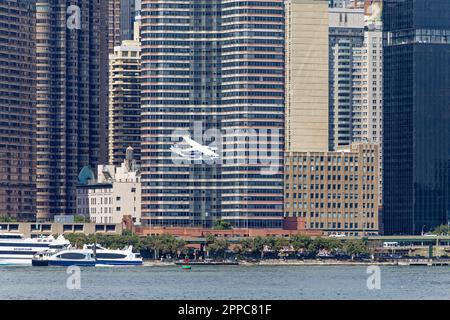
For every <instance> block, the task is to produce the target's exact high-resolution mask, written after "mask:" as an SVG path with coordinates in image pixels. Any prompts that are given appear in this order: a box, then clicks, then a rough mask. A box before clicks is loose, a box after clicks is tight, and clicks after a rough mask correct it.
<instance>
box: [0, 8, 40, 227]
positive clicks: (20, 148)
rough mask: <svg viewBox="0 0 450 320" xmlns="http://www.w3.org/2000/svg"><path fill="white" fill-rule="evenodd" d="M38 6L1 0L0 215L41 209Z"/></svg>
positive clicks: (24, 216) (31, 214) (30, 214)
mask: <svg viewBox="0 0 450 320" xmlns="http://www.w3.org/2000/svg"><path fill="white" fill-rule="evenodd" d="M35 100H36V65H35V8H34V6H33V5H32V4H31V2H29V1H24V0H10V1H2V2H0V119H1V120H0V216H10V217H13V218H16V219H19V220H29V219H34V218H35V215H36V158H35V151H36V149H35V145H36V135H35V129H36V110H35V107H36V105H35Z"/></svg>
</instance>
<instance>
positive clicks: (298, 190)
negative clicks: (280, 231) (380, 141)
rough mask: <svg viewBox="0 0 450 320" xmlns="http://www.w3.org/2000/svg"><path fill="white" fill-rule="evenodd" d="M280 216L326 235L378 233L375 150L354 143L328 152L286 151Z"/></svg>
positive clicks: (372, 147)
mask: <svg viewBox="0 0 450 320" xmlns="http://www.w3.org/2000/svg"><path fill="white" fill-rule="evenodd" d="M285 163H286V167H285V212H286V216H289V217H300V218H303V219H305V221H306V227H307V228H308V229H319V230H323V231H324V232H325V234H336V233H339V234H345V235H350V236H358V235H359V236H361V235H368V234H377V233H378V172H379V170H378V146H377V145H376V144H367V143H355V144H352V145H351V146H348V147H346V148H344V149H342V150H338V151H329V152H289V153H286V158H285Z"/></svg>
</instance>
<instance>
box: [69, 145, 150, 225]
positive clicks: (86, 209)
mask: <svg viewBox="0 0 450 320" xmlns="http://www.w3.org/2000/svg"><path fill="white" fill-rule="evenodd" d="M77 214H78V215H80V216H86V217H89V219H90V220H91V222H94V223H112V224H120V223H122V221H123V219H124V217H125V216H128V217H131V219H132V221H133V222H134V223H137V224H139V223H140V220H141V181H140V169H139V166H138V165H137V164H136V161H135V160H134V159H133V149H132V148H128V150H127V158H126V159H125V160H124V161H123V162H122V164H121V166H119V167H116V166H114V165H99V166H98V179H97V180H96V181H89V182H88V183H80V184H79V185H78V186H77Z"/></svg>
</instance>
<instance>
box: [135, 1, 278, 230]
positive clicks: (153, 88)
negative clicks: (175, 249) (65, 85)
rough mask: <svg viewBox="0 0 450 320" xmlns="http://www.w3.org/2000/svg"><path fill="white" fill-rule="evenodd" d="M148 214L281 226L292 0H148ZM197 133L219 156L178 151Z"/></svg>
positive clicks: (150, 220) (159, 218)
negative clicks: (186, 155) (188, 156)
mask: <svg viewBox="0 0 450 320" xmlns="http://www.w3.org/2000/svg"><path fill="white" fill-rule="evenodd" d="M141 10H142V11H141V15H142V35H141V36H142V88H141V89H142V95H141V97H142V120H141V122H142V153H141V160H142V166H143V173H142V184H143V196H142V203H143V204H142V212H143V220H142V221H143V223H144V224H145V223H147V225H151V226H186V227H187V226H190V227H210V226H212V224H213V223H214V221H215V220H217V219H226V220H228V221H230V222H231V223H232V225H233V226H234V227H237V228H256V227H260V228H261V227H262V228H264V227H267V228H280V227H281V226H282V219H283V149H284V139H283V134H284V132H283V130H284V25H285V18H284V13H285V12H284V11H285V10H284V1H283V0H265V1H252V2H246V1H236V0H205V1H197V0H196V1H194V0H177V1H176V0H156V1H151V0H143V1H142V8H141ZM183 135H189V136H190V137H191V138H192V139H194V140H195V141H196V142H198V143H200V144H203V145H208V144H210V143H212V142H215V144H214V145H215V147H216V148H217V153H219V154H220V159H219V160H218V161H214V163H208V161H204V159H203V160H199V159H196V160H192V161H191V163H188V162H184V160H182V159H176V157H175V158H174V154H173V153H172V152H171V150H170V148H171V146H173V145H174V144H176V143H180V142H181V141H182V139H181V136H183Z"/></svg>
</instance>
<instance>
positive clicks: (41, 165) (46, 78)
mask: <svg viewBox="0 0 450 320" xmlns="http://www.w3.org/2000/svg"><path fill="white" fill-rule="evenodd" d="M101 9H106V8H105V7H104V6H102V5H101V1H100V0H80V1H78V2H77V4H76V5H75V4H73V3H72V2H70V1H67V2H66V1H50V0H38V1H37V2H36V11H37V13H36V15H37V23H36V33H37V34H36V45H37V54H36V56H37V106H36V112H37V139H36V146H37V147H36V148H37V169H36V170H37V178H36V181H37V218H38V219H49V218H51V217H53V216H54V215H59V214H62V215H64V214H74V213H75V211H76V201H75V200H76V184H77V175H78V172H79V171H80V169H81V168H83V167H84V166H89V165H92V166H96V165H97V163H98V155H99V141H100V140H99V112H100V106H99V99H100V74H101V73H100V43H101V41H100V38H101V35H100V32H99V31H100V17H101V15H100V10H101Z"/></svg>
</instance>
